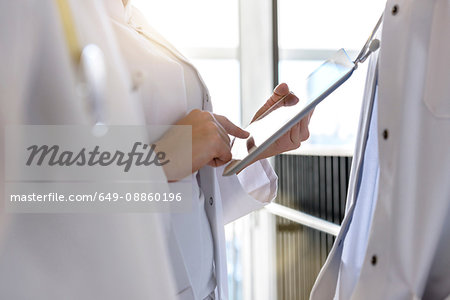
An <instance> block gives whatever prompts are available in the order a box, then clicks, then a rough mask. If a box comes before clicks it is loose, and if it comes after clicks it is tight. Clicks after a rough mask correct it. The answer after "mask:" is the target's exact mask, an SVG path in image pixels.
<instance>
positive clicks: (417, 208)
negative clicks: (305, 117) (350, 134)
mask: <svg viewBox="0 0 450 300" xmlns="http://www.w3.org/2000/svg"><path fill="white" fill-rule="evenodd" d="M449 28H450V2H449V1H447V0H430V1H418V0H402V1H391V0H389V1H388V2H387V5H386V9H385V12H384V20H383V29H382V34H381V49H380V53H379V55H373V57H372V58H371V62H370V66H369V73H368V78H367V84H366V91H365V98H364V102H363V109H362V115H361V122H360V127H359V134H358V141H357V146H356V150H355V155H354V159H353V166H352V171H351V178H350V185H349V194H348V198H347V209H346V215H345V218H344V221H343V222H342V226H341V231H340V233H339V235H338V236H337V238H336V241H335V244H334V245H333V248H332V250H331V252H330V254H329V257H328V259H327V261H326V263H325V265H324V266H323V268H322V270H321V272H320V273H319V276H318V278H317V280H316V283H315V285H314V287H313V290H312V292H311V296H310V298H311V299H450V185H449V182H450V151H449V149H450V85H449V78H450V35H449V33H448V30H449Z"/></svg>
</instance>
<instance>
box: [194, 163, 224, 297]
mask: <svg viewBox="0 0 450 300" xmlns="http://www.w3.org/2000/svg"><path fill="white" fill-rule="evenodd" d="M200 186H201V189H202V192H203V194H204V196H205V210H206V215H207V216H208V220H209V223H210V226H211V232H212V235H213V239H214V263H215V275H216V281H217V289H218V293H219V299H220V300H226V299H228V284H227V264H226V253H225V252H224V251H221V249H225V248H226V247H225V229H224V222H223V208H222V199H220V193H219V192H218V191H217V190H216V189H218V182H217V178H216V177H215V172H214V169H213V168H212V167H209V166H206V167H203V168H202V169H201V170H200Z"/></svg>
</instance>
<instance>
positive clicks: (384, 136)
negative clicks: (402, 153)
mask: <svg viewBox="0 0 450 300" xmlns="http://www.w3.org/2000/svg"><path fill="white" fill-rule="evenodd" d="M388 137H389V132H388V130H387V129H385V130H383V139H385V140H387V139H388Z"/></svg>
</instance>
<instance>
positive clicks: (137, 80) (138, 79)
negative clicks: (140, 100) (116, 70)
mask: <svg viewBox="0 0 450 300" xmlns="http://www.w3.org/2000/svg"><path fill="white" fill-rule="evenodd" d="M144 77H145V76H144V72H142V71H136V72H134V73H133V75H132V81H133V91H135V90H137V89H138V88H139V86H140V85H141V84H142V83H143V82H144Z"/></svg>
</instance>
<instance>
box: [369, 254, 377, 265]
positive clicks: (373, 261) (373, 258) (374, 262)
mask: <svg viewBox="0 0 450 300" xmlns="http://www.w3.org/2000/svg"><path fill="white" fill-rule="evenodd" d="M370 262H371V263H372V266H375V265H376V264H377V256H376V255H373V256H372V259H371V260H370Z"/></svg>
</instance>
